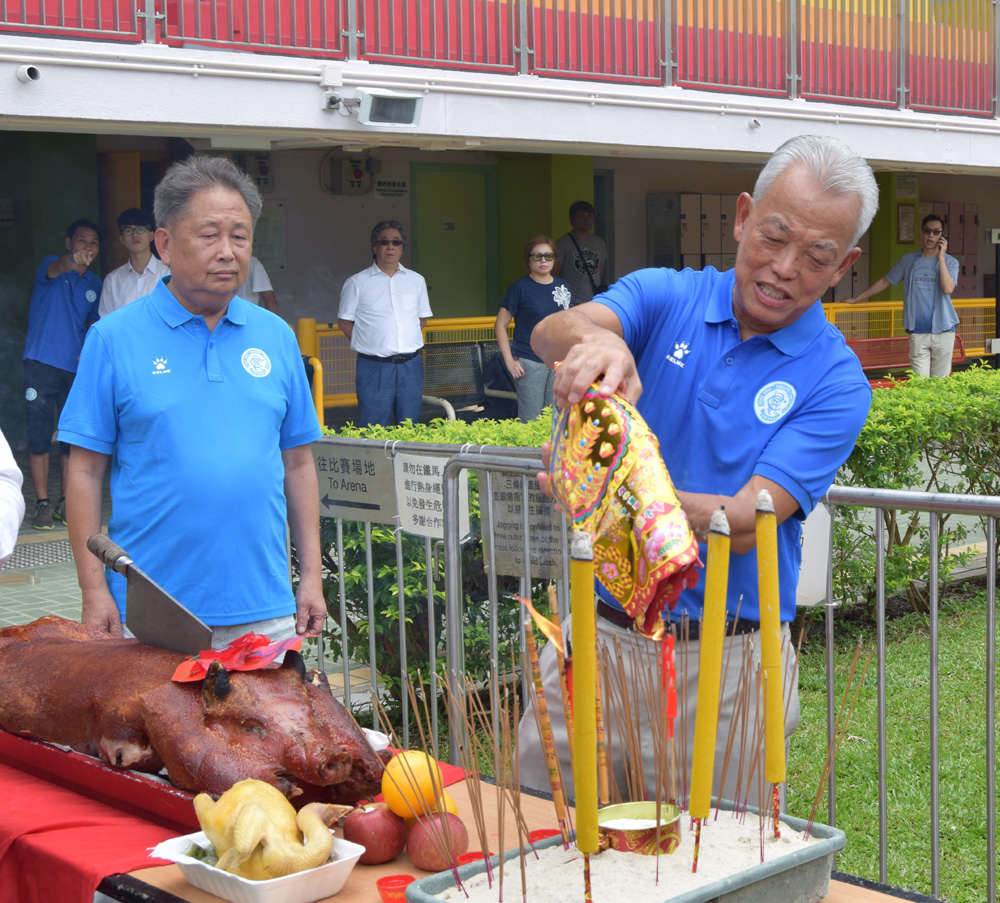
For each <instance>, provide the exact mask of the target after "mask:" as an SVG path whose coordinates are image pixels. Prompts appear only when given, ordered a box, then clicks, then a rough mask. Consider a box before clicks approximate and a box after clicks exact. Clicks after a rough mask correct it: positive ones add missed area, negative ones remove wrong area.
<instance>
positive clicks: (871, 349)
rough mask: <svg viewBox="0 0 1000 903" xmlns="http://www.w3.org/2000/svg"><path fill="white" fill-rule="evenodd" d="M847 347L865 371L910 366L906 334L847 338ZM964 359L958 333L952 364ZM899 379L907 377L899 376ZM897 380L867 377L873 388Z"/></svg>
mask: <svg viewBox="0 0 1000 903" xmlns="http://www.w3.org/2000/svg"><path fill="white" fill-rule="evenodd" d="M847 347H848V348H850V349H851V351H853V352H854V353H855V354H856V355H857V356H858V360H860V361H861V369H862V370H864V371H865V373H869V372H871V371H873V370H891V369H893V368H897V367H909V366H910V337H909V336H908V335H894V336H886V337H885V338H880V339H848V340H847ZM964 360H965V345H964V344H963V342H962V337H961V336H960V335H956V336H955V350H954V351H953V352H952V355H951V363H952V366H954V365H955V364H960V363H962V362H963V361H964ZM899 379H908V377H906V376H901V377H899ZM896 381H898V380H893V379H888V378H875V379H869V380H868V382H869V383H870V384H871V387H872V388H873V389H884V388H891V387H892V384H893V382H896Z"/></svg>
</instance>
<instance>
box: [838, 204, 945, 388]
mask: <svg viewBox="0 0 1000 903" xmlns="http://www.w3.org/2000/svg"><path fill="white" fill-rule="evenodd" d="M920 237H921V247H920V250H919V251H911V252H910V253H909V254H904V255H903V256H902V257H900V258H899V260H898V261H896V265H895V266H894V267H893V268H892V269H891V270H889V272H888V273H887V274H886V275H885V276H883V277H882V278H881V279H879V280H878V281H877V282H873V283H872V285H871V286H870V287H869V288H868V289H866V290H865V291H863V292H862V293H861V294H860V295H858V296H857V297H856V298H848V299H847V301H846V303H847V304H856V303H857V302H858V301H866V300H867V299H868V298H870V297H871V296H872V295H877V294H878V293H879V292H881V291H883V290H885V289H887V288H888V287H889V286H890V285H899V283H900V281H902V282H903V283H904V286H903V328H904V329H905V330H906V331H907V332H908V333H909V335H910V364H911V365H912V366H913V372H914V373H916V375H917V376H948V375H950V373H951V356H952V352H953V351H954V349H955V327H956V326H957V325H958V314H957V313H955V307H954V305H953V304H952V303H951V293H952V292H953V291H955V280H956V279H957V278H958V261H957V260H956V259H955V258H954V257H952V256H951V255H950V254H947V253H946V252H947V250H948V239H947V238H945V236H944V223H943V222H942V220H941V218H940V217H939V216H936V215H935V214H933V213H932V214H930V215H929V216H925V217H924V219H923V222H922V223H921V224H920Z"/></svg>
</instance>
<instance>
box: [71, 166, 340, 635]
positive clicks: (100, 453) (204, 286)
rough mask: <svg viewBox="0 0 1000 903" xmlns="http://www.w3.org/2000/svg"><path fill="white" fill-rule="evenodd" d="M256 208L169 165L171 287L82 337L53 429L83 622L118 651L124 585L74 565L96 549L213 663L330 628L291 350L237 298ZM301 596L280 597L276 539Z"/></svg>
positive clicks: (216, 173) (223, 186)
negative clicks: (189, 617)
mask: <svg viewBox="0 0 1000 903" xmlns="http://www.w3.org/2000/svg"><path fill="white" fill-rule="evenodd" d="M261 206H262V203H261V197H260V194H259V193H258V191H257V189H256V188H255V187H254V185H253V183H252V181H251V180H250V179H249V178H248V177H247V176H246V175H245V174H244V173H242V172H241V171H240V170H239V169H237V168H236V167H235V166H234V165H233V164H232V163H231V162H230V161H228V160H226V159H224V158H221V157H211V156H202V155H193V156H191V157H188V158H187V159H186V160H183V161H181V162H179V163H175V164H174V165H173V166H171V168H170V169H169V171H168V172H167V174H166V176H165V177H164V178H163V180H162V181H161V182H160V184H159V185H158V186H157V188H156V194H155V211H154V212H155V218H156V222H157V223H158V224H159V228H158V229H157V230H156V235H155V241H156V247H157V250H158V251H159V254H160V257H161V258H162V260H163V262H164V263H165V264H167V265H168V266H169V267H170V271H171V275H170V276H169V277H166V278H165V279H163V280H162V281H160V282H159V283H158V284H157V285H156V288H155V289H154V290H153V292H152V293H151V294H149V295H147V296H145V297H144V298H140V299H139V300H138V301H135V302H134V303H132V304H130V305H128V306H127V307H124V308H122V309H121V310H120V311H118V312H116V314H115V316H113V317H108V318H106V319H104V320H102V321H101V322H99V323H97V324H96V325H95V326H94V327H93V328H92V329H91V330H90V332H89V333H88V335H87V340H86V343H85V345H84V349H83V352H82V354H81V356H80V369H79V373H78V376H77V381H76V383H75V385H74V388H73V391H72V392H71V393H70V397H69V400H68V402H67V404H66V408H65V410H64V412H63V415H62V417H61V419H60V422H59V434H60V438H61V439H62V441H64V442H68V443H69V444H70V445H71V446H72V447H73V448H72V453H71V455H70V464H69V474H68V489H67V513H68V522H69V524H68V525H69V533H70V540H71V542H72V544H73V554H74V557H75V558H76V565H77V573H78V576H79V580H80V587H81V589H82V591H83V618H82V619H83V621H84V623H87V624H94V625H97V626H100V627H103V628H104V629H106V630H108V631H109V632H110V633H111V634H112V635H114V636H118V635H121V633H122V627H123V625H125V626H127V621H128V611H127V609H126V604H125V580H124V578H122V577H121V576H120V575H119V574H117V573H114V572H109V574H108V576H107V579H105V574H104V569H103V567H102V565H101V563H100V562H99V561H98V559H97V558H95V557H94V556H93V555H91V554H90V552H88V551H87V539H88V537H90V536H91V535H92V534H95V533H98V532H99V531H100V528H101V483H102V481H103V477H104V471H105V468H106V466H107V463H108V460H109V459H110V461H111V499H112V514H111V520H110V522H109V525H108V532H109V535H110V537H111V539H113V540H114V541H115V542H116V543H117V544H118V545H120V546H121V547H122V548H123V549H124V550H125V551H126V552H127V553H128V555H129V556H130V557H131V558H132V559H133V560H134V561H135V562H136V564H137V565H138V566H139V567H141V568H142V569H143V570H144V571H145V572H146V574H148V575H149V577H150V578H151V579H152V580H153V581H155V582H156V583H158V584H159V585H160V586H161V587H162V588H163V589H164V590H165V591H166V592H167V593H169V594H170V595H171V596H173V597H174V598H175V599H177V600H178V601H179V602H181V603H182V604H183V605H184V606H186V607H187V608H188V609H190V610H191V612H193V613H194V614H195V615H196V616H197V617H199V618H200V619H201V620H202V621H204V622H205V623H206V624H208V625H209V626H211V627H212V628H213V629H214V641H213V643H214V645H215V646H216V647H217V648H218V647H222V646H225V645H226V644H227V643H228V642H229V641H230V640H231V639H233V638H235V637H236V636H239V635H241V634H243V633H246V632H248V631H253V632H255V633H261V634H265V635H267V636H269V637H270V638H271V639H272V640H281V639H287V638H289V637H293V636H295V635H296V633H297V634H299V635H301V636H316V635H317V634H318V633H319V631H320V628H321V626H322V622H323V618H324V616H325V614H326V605H325V602H324V599H323V591H322V581H321V562H320V550H319V491H318V487H317V481H316V471H315V465H314V464H313V459H312V453H311V451H310V448H309V445H310V443H311V442H313V441H314V440H316V439H318V438H319V437H320V429H319V423H318V421H317V418H316V411H315V409H314V407H313V405H312V399H311V395H310V392H309V387H308V385H307V382H306V378H305V373H304V369H303V367H302V360H301V357H300V355H299V351H298V348H297V347H296V344H295V336H294V334H293V333H292V331H291V330H290V329H289V328H288V326H287V325H286V324H285V323H284V322H283V321H282V320H280V319H279V318H278V317H276V316H275V315H274V314H272V313H270V312H269V311H267V310H264V309H263V308H260V307H255V306H253V305H251V304H248V303H247V302H246V301H244V300H242V299H240V298H237V297H235V295H236V290H237V288H238V286H239V285H241V284H242V282H243V281H244V280H245V279H246V277H247V272H248V268H249V263H250V255H251V251H252V247H253V229H254V225H255V223H256V220H257V217H258V216H259V214H260V210H261ZM286 519H287V524H288V525H289V526H290V528H291V533H292V539H293V541H294V543H295V547H296V550H297V552H298V558H299V562H300V569H301V579H300V582H299V586H298V590H297V592H296V594H295V595H294V596H293V594H292V590H291V587H290V584H289V580H288V562H287V556H286V551H285V529H286Z"/></svg>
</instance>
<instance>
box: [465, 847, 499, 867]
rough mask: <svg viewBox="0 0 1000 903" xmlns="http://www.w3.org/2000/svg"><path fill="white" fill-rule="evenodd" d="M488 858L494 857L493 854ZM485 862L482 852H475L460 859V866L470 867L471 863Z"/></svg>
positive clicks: (489, 854)
mask: <svg viewBox="0 0 1000 903" xmlns="http://www.w3.org/2000/svg"><path fill="white" fill-rule="evenodd" d="M487 855H488V856H492V855H493V854H492V853H488V854H487ZM482 861H485V860H484V858H483V851H482V850H473V851H471V852H469V853H463V854H462V855H461V856H459V857H458V864H459V865H468V864H469V863H470V862H482Z"/></svg>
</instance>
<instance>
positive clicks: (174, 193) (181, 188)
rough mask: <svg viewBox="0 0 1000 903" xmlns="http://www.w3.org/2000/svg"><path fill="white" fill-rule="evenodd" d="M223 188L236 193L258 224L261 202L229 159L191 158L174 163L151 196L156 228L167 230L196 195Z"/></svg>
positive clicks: (255, 190) (244, 175)
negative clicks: (160, 227) (161, 227)
mask: <svg viewBox="0 0 1000 903" xmlns="http://www.w3.org/2000/svg"><path fill="white" fill-rule="evenodd" d="M213 188H226V189H229V190H230V191H234V192H236V193H237V194H238V195H239V196H240V197H241V198H243V201H244V202H245V203H246V205H247V208H248V209H249V210H250V217H251V220H252V221H253V224H254V225H256V224H257V218H258V217H259V216H260V211H261V207H263V205H264V202H263V200H262V199H261V196H260V192H259V191H258V190H257V186H256V185H254V183H253V180H252V179H251V178H250V176H248V175H247V174H246V173H245V172H243V170H241V169H240V168H239V167H238V166H237V165H236V164H235V163H233V161H232V160H230V159H229V158H228V157H218V156H214V155H212V154H191V156H190V157H186V158H185V159H183V160H179V161H178V162H177V163H174V164H173V165H172V166H171V167H170V169H168V170H167V174H166V175H165V176H164V177H163V178H162V179H161V180H160V184H159V185H157V186H156V191H155V192H154V193H153V216H154V217H155V219H156V224H157V225H158V226H163V227H166V228H168V229H169V228H170V227H171V226H172V225H173V224H174V222H175V221H176V220H177V219H178V218H180V217H181V216H183V215H184V214H185V213H186V212H187V208H188V205H189V204H190V203H191V198H192V197H193V196H194V195H195V194H197V193H198V192H199V191H211V190H212V189H213Z"/></svg>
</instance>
